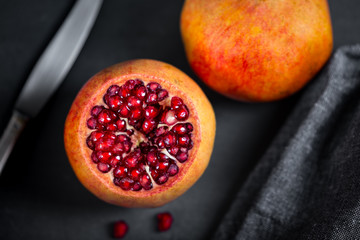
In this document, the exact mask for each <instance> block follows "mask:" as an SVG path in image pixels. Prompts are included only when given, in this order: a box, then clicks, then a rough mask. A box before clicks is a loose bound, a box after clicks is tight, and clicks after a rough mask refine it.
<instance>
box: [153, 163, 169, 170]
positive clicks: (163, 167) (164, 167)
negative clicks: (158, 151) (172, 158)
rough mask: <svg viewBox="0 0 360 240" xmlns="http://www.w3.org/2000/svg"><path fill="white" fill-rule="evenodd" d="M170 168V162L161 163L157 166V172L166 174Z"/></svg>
mask: <svg viewBox="0 0 360 240" xmlns="http://www.w3.org/2000/svg"><path fill="white" fill-rule="evenodd" d="M168 168H169V161H161V162H159V163H158V164H157V166H156V170H157V171H160V172H166V171H167V170H168Z"/></svg>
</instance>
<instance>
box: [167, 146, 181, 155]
mask: <svg viewBox="0 0 360 240" xmlns="http://www.w3.org/2000/svg"><path fill="white" fill-rule="evenodd" d="M167 150H168V152H169V153H170V154H171V155H173V156H176V154H177V153H178V151H179V147H177V146H172V147H170V148H167Z"/></svg>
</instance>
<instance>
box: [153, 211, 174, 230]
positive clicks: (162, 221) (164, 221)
mask: <svg viewBox="0 0 360 240" xmlns="http://www.w3.org/2000/svg"><path fill="white" fill-rule="evenodd" d="M156 217H157V220H158V230H159V231H161V232H163V231H167V230H169V229H170V228H171V225H172V223H173V217H172V215H171V214H170V213H168V212H166V213H159V214H158V215H157V216H156Z"/></svg>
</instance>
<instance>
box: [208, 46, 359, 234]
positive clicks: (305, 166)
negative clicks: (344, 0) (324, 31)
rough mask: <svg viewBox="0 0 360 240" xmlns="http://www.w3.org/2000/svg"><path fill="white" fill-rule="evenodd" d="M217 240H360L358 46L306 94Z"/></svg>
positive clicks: (346, 50) (344, 51) (334, 61)
mask: <svg viewBox="0 0 360 240" xmlns="http://www.w3.org/2000/svg"><path fill="white" fill-rule="evenodd" d="M213 239H214V240H222V239H226V240H230V239H251V240H257V239H360V45H354V46H345V47H341V48H339V49H338V50H337V51H336V52H335V54H334V55H333V56H332V58H331V59H330V61H329V63H328V65H327V66H326V67H325V68H324V69H323V70H322V72H321V73H320V74H319V75H318V76H317V77H316V79H313V80H312V82H311V83H310V84H309V85H308V86H307V87H306V89H305V90H304V91H303V92H302V96H301V97H300V99H299V101H298V102H297V104H296V106H295V108H294V111H293V112H292V113H291V114H290V116H289V118H288V119H287V121H286V122H285V124H284V126H283V127H282V129H281V130H280V132H279V134H278V135H277V137H276V138H275V139H274V141H273V143H272V144H271V146H270V147H269V149H268V151H267V152H266V154H265V155H264V156H263V157H262V158H261V159H260V161H259V163H258V165H257V166H256V167H255V169H254V171H253V172H252V173H251V174H250V177H249V178H248V180H247V181H246V183H245V184H244V186H243V187H242V188H241V189H240V191H239V193H238V194H237V197H236V199H234V202H233V204H232V206H231V207H230V209H229V211H228V212H227V214H226V215H225V217H224V219H223V221H222V223H221V224H220V226H219V228H218V230H217V232H216V234H215V236H214V237H213Z"/></svg>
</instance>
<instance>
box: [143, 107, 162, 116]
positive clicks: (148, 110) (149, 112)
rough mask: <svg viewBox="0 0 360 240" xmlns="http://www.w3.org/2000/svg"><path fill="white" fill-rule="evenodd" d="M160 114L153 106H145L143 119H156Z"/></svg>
mask: <svg viewBox="0 0 360 240" xmlns="http://www.w3.org/2000/svg"><path fill="white" fill-rule="evenodd" d="M159 113H160V109H159V108H158V107H155V106H154V105H150V106H147V107H146V108H145V118H147V119H153V118H156V117H157V116H158V115H159Z"/></svg>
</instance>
